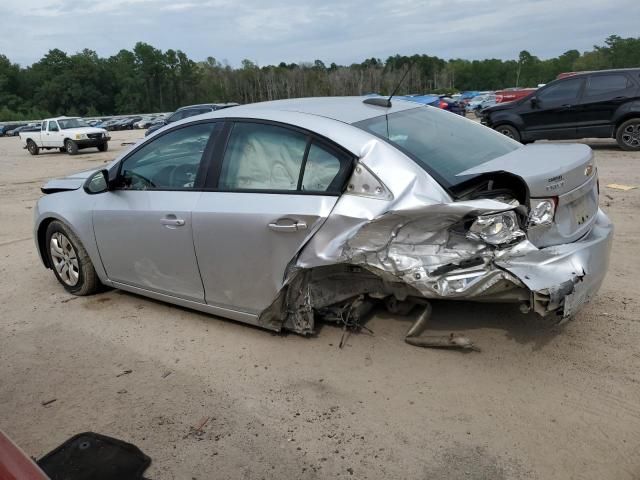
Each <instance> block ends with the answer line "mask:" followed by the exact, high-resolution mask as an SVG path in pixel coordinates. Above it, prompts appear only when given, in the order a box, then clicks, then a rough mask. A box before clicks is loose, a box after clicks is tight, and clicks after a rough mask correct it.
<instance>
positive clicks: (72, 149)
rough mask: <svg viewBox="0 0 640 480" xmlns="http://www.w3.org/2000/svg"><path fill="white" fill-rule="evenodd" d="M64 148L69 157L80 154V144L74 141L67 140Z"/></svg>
mask: <svg viewBox="0 0 640 480" xmlns="http://www.w3.org/2000/svg"><path fill="white" fill-rule="evenodd" d="M64 148H65V150H66V151H67V153H68V154H69V155H75V154H76V153H78V144H77V143H76V142H74V141H73V140H66V141H65V142H64Z"/></svg>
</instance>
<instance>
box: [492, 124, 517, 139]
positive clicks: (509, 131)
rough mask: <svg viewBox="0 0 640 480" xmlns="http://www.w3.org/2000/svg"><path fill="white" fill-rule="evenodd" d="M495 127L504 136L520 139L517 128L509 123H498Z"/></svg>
mask: <svg viewBox="0 0 640 480" xmlns="http://www.w3.org/2000/svg"><path fill="white" fill-rule="evenodd" d="M495 129H496V131H498V132H500V133H501V134H503V135H504V136H506V137H509V138H513V139H514V140H515V141H516V142H519V141H520V132H519V131H518V129H517V128H515V127H512V126H511V125H506V124H505V125H498V126H497V127H496V128H495Z"/></svg>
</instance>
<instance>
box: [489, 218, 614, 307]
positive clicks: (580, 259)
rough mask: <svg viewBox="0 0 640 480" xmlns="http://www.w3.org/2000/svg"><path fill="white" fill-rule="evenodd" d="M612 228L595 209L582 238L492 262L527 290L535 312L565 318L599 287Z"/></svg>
mask: <svg viewBox="0 0 640 480" xmlns="http://www.w3.org/2000/svg"><path fill="white" fill-rule="evenodd" d="M613 230H614V228H613V224H612V223H611V221H610V220H609V218H608V217H607V216H606V214H605V213H604V212H603V211H602V210H598V214H597V217H596V221H595V223H594V225H593V228H592V229H591V231H590V232H589V233H588V234H587V235H585V236H584V237H583V238H582V239H580V240H578V241H576V242H573V243H567V244H563V245H556V246H553V247H547V248H541V249H535V250H532V251H529V252H527V253H525V254H523V255H521V256H509V257H508V258H504V259H496V260H495V262H494V263H495V265H496V266H497V267H499V268H501V269H504V270H506V271H507V272H509V273H511V274H512V275H514V276H515V277H517V278H518V279H519V280H520V281H521V282H522V283H523V284H524V285H525V286H526V287H527V288H528V289H529V290H530V292H531V307H532V309H533V310H534V311H535V312H536V313H538V314H540V315H543V316H544V315H548V314H550V313H556V314H558V315H559V316H561V317H563V318H567V317H570V316H572V315H574V314H575V313H576V312H577V311H578V310H579V309H580V307H581V306H582V305H584V304H585V303H587V302H588V301H589V300H590V299H591V298H592V297H593V296H594V295H595V294H596V293H597V291H598V289H599V288H600V285H601V284H602V281H603V280H604V277H605V275H606V273H607V267H608V265H609V253H610V251H611V242H612V239H613Z"/></svg>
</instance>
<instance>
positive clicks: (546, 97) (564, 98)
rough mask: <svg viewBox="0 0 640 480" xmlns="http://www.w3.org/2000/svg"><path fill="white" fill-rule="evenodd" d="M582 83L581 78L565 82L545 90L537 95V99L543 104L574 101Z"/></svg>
mask: <svg viewBox="0 0 640 480" xmlns="http://www.w3.org/2000/svg"><path fill="white" fill-rule="evenodd" d="M582 82H583V80H582V78H574V79H571V80H565V81H563V82H559V83H556V84H555V85H551V86H549V87H547V88H545V89H544V90H542V91H541V92H540V93H538V95H537V97H538V98H539V99H540V100H542V101H543V102H549V103H558V102H570V101H574V100H576V99H577V98H578V94H579V93H580V87H581V86H582Z"/></svg>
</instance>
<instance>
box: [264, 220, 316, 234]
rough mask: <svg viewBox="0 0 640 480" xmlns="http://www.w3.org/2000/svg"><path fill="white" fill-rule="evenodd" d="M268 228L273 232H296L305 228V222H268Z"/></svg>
mask: <svg viewBox="0 0 640 480" xmlns="http://www.w3.org/2000/svg"><path fill="white" fill-rule="evenodd" d="M269 229H270V230H273V231H274V232H297V231H298V230H306V229H307V224H306V222H301V221H296V222H295V223H288V224H284V225H283V224H280V223H270V224H269Z"/></svg>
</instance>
